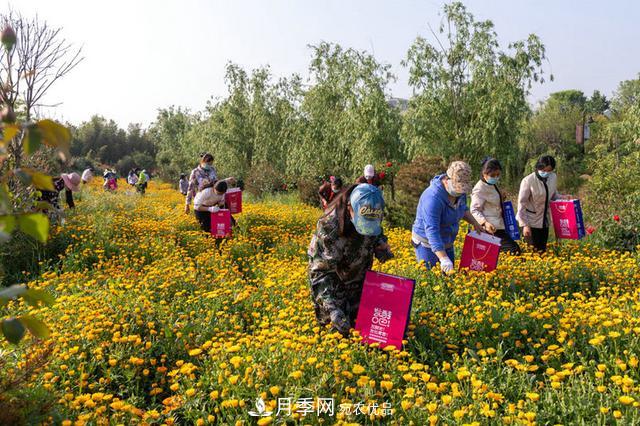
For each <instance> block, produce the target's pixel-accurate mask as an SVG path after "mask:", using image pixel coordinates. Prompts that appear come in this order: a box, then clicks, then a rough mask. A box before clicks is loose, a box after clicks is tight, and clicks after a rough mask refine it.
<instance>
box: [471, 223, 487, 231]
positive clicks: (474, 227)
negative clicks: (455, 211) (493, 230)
mask: <svg viewBox="0 0 640 426" xmlns="http://www.w3.org/2000/svg"><path fill="white" fill-rule="evenodd" d="M473 230H474V231H476V232H477V233H479V234H481V233H483V232H485V229H484V228H483V227H482V225H480V224H479V223H478V222H476V223H474V224H473Z"/></svg>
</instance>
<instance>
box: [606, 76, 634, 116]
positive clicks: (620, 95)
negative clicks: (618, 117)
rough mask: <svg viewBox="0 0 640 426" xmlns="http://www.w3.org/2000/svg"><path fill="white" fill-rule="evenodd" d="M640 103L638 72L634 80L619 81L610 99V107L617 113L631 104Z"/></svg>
mask: <svg viewBox="0 0 640 426" xmlns="http://www.w3.org/2000/svg"><path fill="white" fill-rule="evenodd" d="M638 105H640V73H638V78H636V79H634V80H625V81H622V82H620V84H619V85H618V90H616V92H615V94H614V96H613V99H612V100H611V109H613V111H614V112H615V113H617V114H620V113H623V112H624V111H625V110H627V109H628V108H630V107H632V106H638Z"/></svg>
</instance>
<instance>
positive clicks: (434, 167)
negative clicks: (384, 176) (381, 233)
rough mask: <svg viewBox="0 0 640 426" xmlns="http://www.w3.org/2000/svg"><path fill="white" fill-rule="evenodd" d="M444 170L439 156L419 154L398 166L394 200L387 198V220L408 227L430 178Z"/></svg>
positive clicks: (444, 166)
mask: <svg viewBox="0 0 640 426" xmlns="http://www.w3.org/2000/svg"><path fill="white" fill-rule="evenodd" d="M444 170H446V164H445V163H444V159H442V158H441V157H428V156H419V157H416V158H415V159H414V160H413V161H412V162H410V163H408V164H405V165H402V166H400V168H399V170H398V173H397V175H396V176H395V178H394V186H395V200H391V197H385V198H386V199H387V221H388V222H389V223H390V224H391V226H399V227H402V228H407V229H408V228H410V227H411V225H412V224H413V220H414V218H415V214H416V207H417V206H418V200H419V199H420V195H421V194H422V192H423V191H424V190H425V188H426V187H427V186H429V182H430V181H431V179H432V178H433V177H434V176H435V175H437V174H439V173H443V171H444Z"/></svg>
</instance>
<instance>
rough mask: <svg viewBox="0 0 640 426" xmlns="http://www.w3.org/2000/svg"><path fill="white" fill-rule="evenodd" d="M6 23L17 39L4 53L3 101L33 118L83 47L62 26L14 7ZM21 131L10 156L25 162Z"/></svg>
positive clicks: (78, 58)
mask: <svg viewBox="0 0 640 426" xmlns="http://www.w3.org/2000/svg"><path fill="white" fill-rule="evenodd" d="M0 20H1V21H2V24H3V26H8V27H10V28H13V29H14V30H15V33H16V35H17V40H16V43H15V45H14V46H13V47H12V49H10V50H3V51H2V53H1V54H0V63H2V64H4V66H3V67H2V68H1V69H0V86H2V87H4V88H6V89H8V90H6V92H5V94H6V98H5V99H3V102H4V103H5V104H6V105H7V106H8V107H9V108H10V109H12V110H13V111H15V112H16V113H18V114H19V115H20V116H21V117H24V119H25V121H26V122H29V121H30V120H31V119H32V116H33V115H34V109H35V108H37V107H40V106H45V105H43V104H42V100H43V98H44V96H45V95H46V93H47V92H48V91H49V89H50V88H51V86H53V84H55V83H56V82H57V81H58V80H59V79H61V78H62V77H64V76H65V75H67V74H68V73H69V72H70V71H71V70H73V69H74V68H75V67H76V66H77V65H78V64H79V63H80V62H81V61H82V59H83V58H82V57H81V49H76V48H74V47H73V45H72V44H71V43H69V42H68V41H67V40H66V39H65V38H64V37H63V36H62V32H61V31H62V29H61V28H56V27H51V26H49V25H48V24H47V23H46V22H44V21H40V20H39V19H38V18H37V17H35V18H31V19H29V18H26V17H24V16H22V15H21V14H19V13H15V12H13V11H11V12H9V13H8V14H6V15H2V16H0ZM23 137H24V134H23V133H22V132H21V133H20V134H19V135H18V136H17V137H15V138H14V139H13V140H12V143H11V144H10V145H9V149H8V151H9V159H10V160H11V162H12V163H13V164H14V165H15V167H20V166H21V159H22V144H23Z"/></svg>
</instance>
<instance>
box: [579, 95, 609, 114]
mask: <svg viewBox="0 0 640 426" xmlns="http://www.w3.org/2000/svg"><path fill="white" fill-rule="evenodd" d="M609 106H610V102H609V100H608V99H607V97H606V96H605V95H603V94H602V93H600V91H599V90H594V91H593V94H592V95H591V98H590V99H589V100H588V101H587V103H586V105H585V107H586V110H587V112H588V113H589V114H604V113H605V111H607V110H608V109H609Z"/></svg>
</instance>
